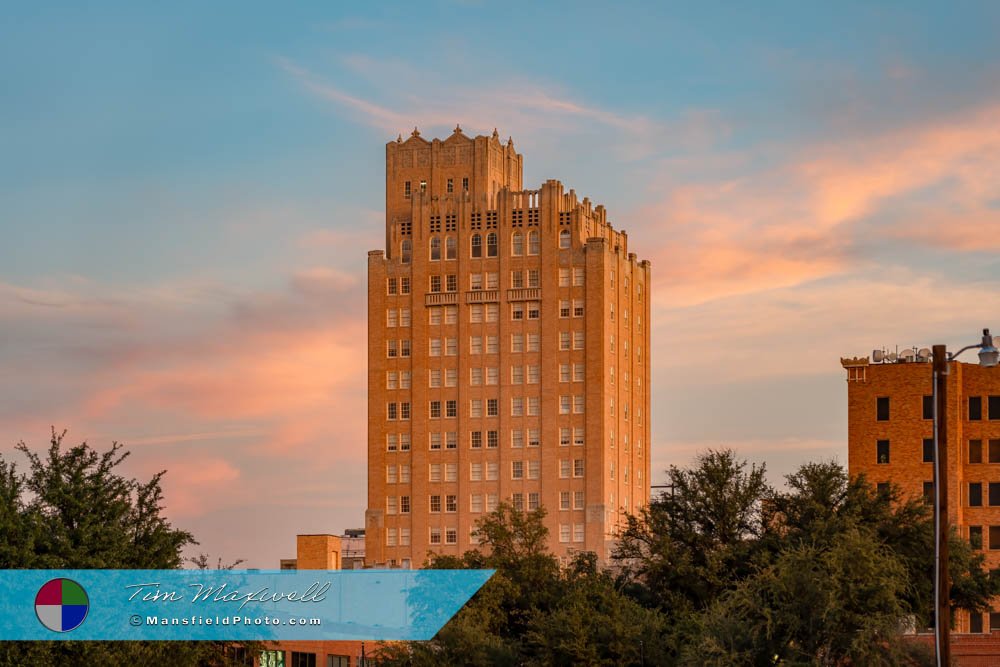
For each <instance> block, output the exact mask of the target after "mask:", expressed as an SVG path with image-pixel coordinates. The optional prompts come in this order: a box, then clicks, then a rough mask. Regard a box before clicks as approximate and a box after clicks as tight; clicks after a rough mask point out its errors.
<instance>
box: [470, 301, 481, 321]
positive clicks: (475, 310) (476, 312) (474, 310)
mask: <svg viewBox="0 0 1000 667" xmlns="http://www.w3.org/2000/svg"><path fill="white" fill-rule="evenodd" d="M469 321H470V322H472V323H473V324H479V323H481V322H482V321H483V306H482V305H481V304H473V305H472V306H470V307H469Z"/></svg>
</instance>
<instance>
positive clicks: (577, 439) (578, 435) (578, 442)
mask: <svg viewBox="0 0 1000 667" xmlns="http://www.w3.org/2000/svg"><path fill="white" fill-rule="evenodd" d="M583 434H584V429H583V428H582V427H580V428H574V429H573V444H574V445H575V446H577V447H580V446H582V445H583ZM641 444H642V443H641V441H640V448H641Z"/></svg>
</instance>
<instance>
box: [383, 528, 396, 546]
mask: <svg viewBox="0 0 1000 667" xmlns="http://www.w3.org/2000/svg"><path fill="white" fill-rule="evenodd" d="M385 546H387V547H394V546H396V529H395V528H386V530H385Z"/></svg>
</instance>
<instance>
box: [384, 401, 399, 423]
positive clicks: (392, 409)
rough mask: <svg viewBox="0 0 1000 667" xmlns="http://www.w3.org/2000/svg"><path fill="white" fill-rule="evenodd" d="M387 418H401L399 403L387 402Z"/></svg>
mask: <svg viewBox="0 0 1000 667" xmlns="http://www.w3.org/2000/svg"><path fill="white" fill-rule="evenodd" d="M385 418H386V419H389V420H391V419H399V405H398V404H397V403H386V414H385Z"/></svg>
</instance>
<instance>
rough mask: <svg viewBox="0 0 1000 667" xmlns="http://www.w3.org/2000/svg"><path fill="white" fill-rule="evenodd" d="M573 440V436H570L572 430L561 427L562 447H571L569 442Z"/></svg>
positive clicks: (560, 439) (560, 441) (560, 438)
mask: <svg viewBox="0 0 1000 667" xmlns="http://www.w3.org/2000/svg"><path fill="white" fill-rule="evenodd" d="M571 440H572V437H571V436H570V431H569V429H568V428H561V429H559V446H560V447H569V443H570V441H571Z"/></svg>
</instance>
